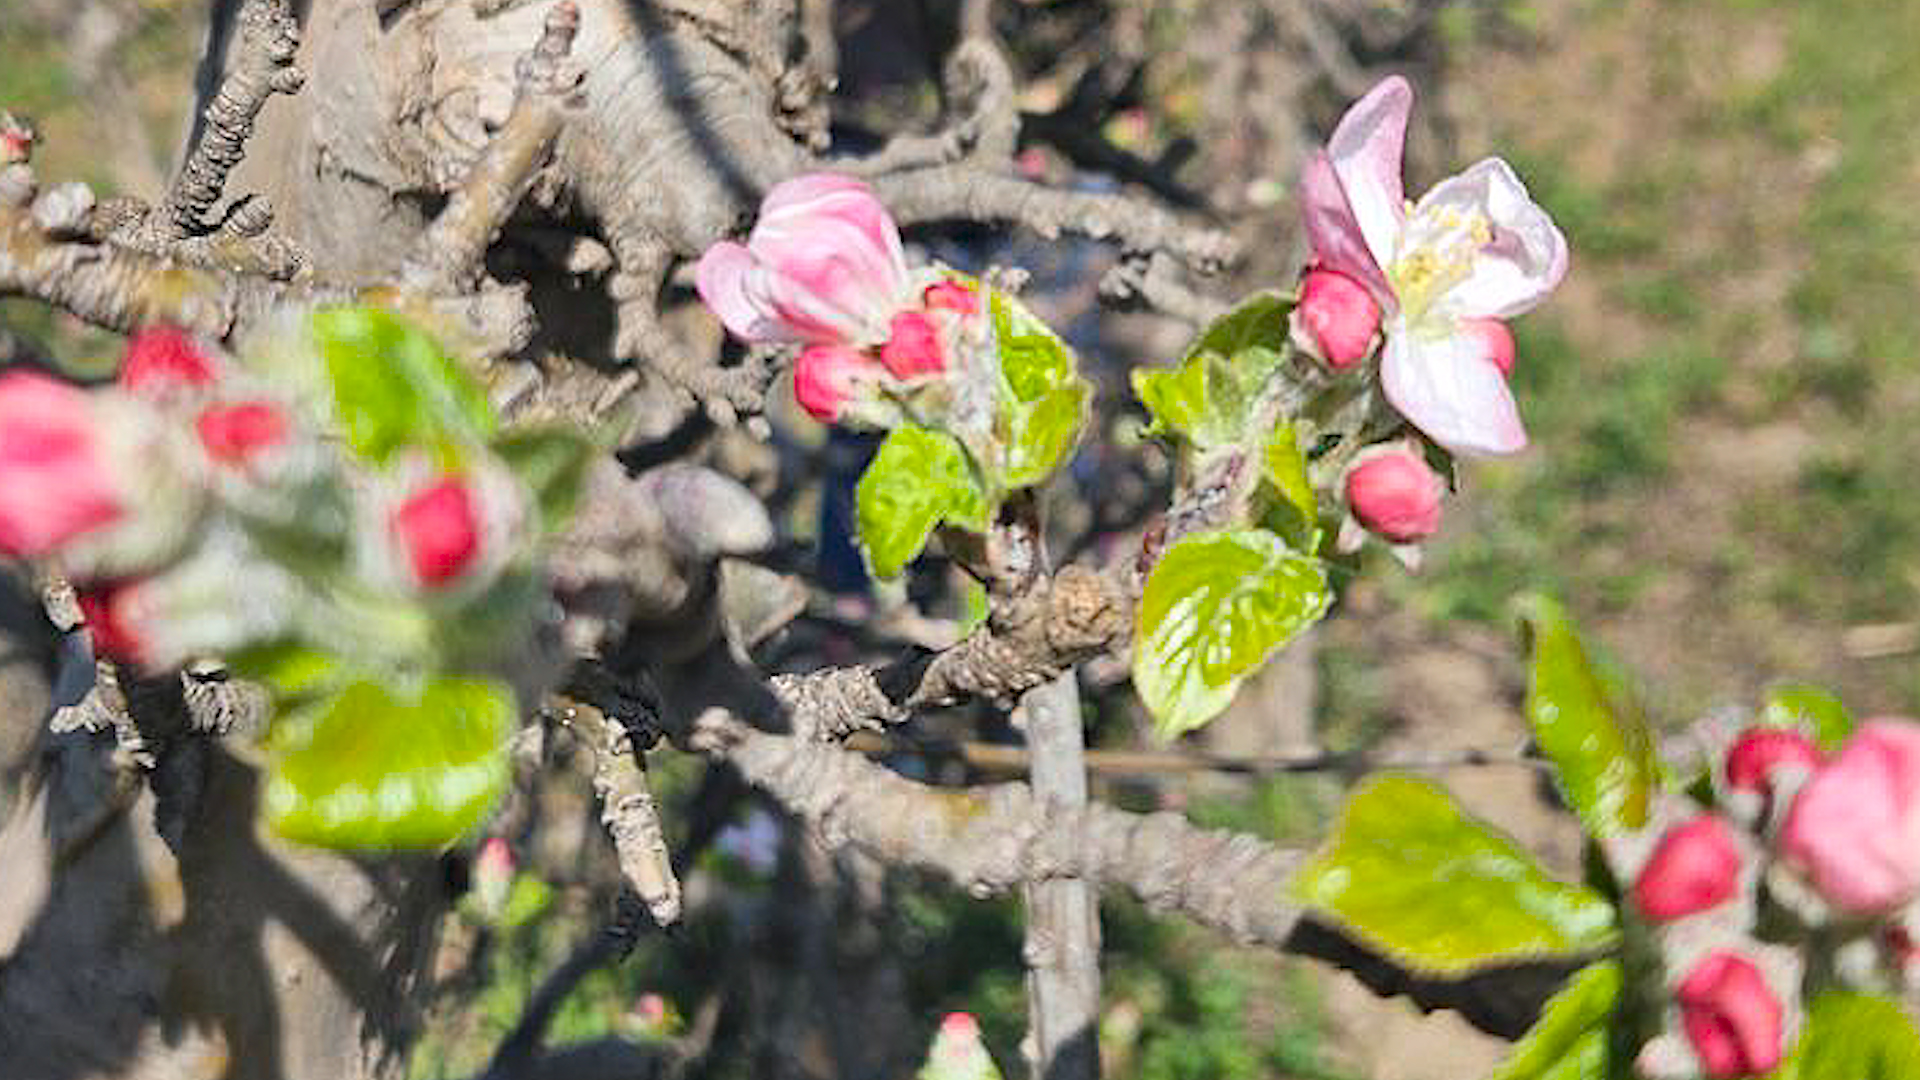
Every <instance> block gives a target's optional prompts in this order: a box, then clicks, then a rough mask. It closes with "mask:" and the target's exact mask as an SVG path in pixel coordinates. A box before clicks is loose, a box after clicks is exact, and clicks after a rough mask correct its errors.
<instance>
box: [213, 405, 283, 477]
mask: <svg viewBox="0 0 1920 1080" xmlns="http://www.w3.org/2000/svg"><path fill="white" fill-rule="evenodd" d="M193 426H194V430H195V431H196V432H198V433H199V435H200V445H201V446H202V447H204V448H205V449H206V451H207V456H208V457H210V458H212V459H213V460H215V461H217V462H219V463H220V464H222V465H245V464H246V463H247V461H248V459H250V458H252V457H253V455H255V454H257V453H259V452H260V451H262V450H264V449H266V448H267V447H270V446H273V445H275V444H277V443H279V442H280V441H281V440H283V439H285V438H286V437H287V415H286V414H285V413H283V412H281V411H280V409H279V407H278V406H275V405H272V404H269V403H268V402H265V401H244V402H241V403H239V404H237V405H215V406H214V407H212V408H210V409H207V410H205V411H204V412H202V413H201V414H200V416H199V418H198V419H196V420H195V421H194V423H193Z"/></svg>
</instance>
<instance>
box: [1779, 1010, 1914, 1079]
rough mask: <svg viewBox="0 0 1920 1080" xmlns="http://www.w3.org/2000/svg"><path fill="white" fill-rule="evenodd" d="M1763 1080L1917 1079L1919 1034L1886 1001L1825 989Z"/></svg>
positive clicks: (1911, 1024)
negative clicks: (1791, 1045) (1781, 1058)
mask: <svg viewBox="0 0 1920 1080" xmlns="http://www.w3.org/2000/svg"><path fill="white" fill-rule="evenodd" d="M1767 1080H1920V1030H1916V1029H1915V1027H1914V1022H1913V1020H1912V1019H1911V1018H1910V1017H1909V1016H1908V1015H1907V1014H1906V1012H1905V1011H1904V1010H1903V1009H1901V1008H1900V1005H1899V1003H1897V1002H1895V1001H1892V1000H1890V999H1888V998H1883V997H1876V996H1873V995H1870V994H1852V993H1842V992H1839V991H1828V992H1826V993H1823V994H1821V995H1820V996H1819V997H1817V998H1815V999H1814V1000H1813V1004H1812V1006H1811V1007H1810V1008H1809V1009H1808V1011H1807V1023H1806V1027H1804V1028H1803V1029H1802V1030H1801V1033H1800V1041H1799V1043H1798V1044H1797V1045H1796V1046H1795V1047H1794V1050H1793V1053H1792V1054H1791V1055H1789V1056H1788V1058H1787V1060H1786V1061H1784V1062H1782V1063H1781V1065H1780V1067H1779V1068H1778V1069H1775V1070H1774V1071H1773V1072H1771V1073H1769V1074H1767Z"/></svg>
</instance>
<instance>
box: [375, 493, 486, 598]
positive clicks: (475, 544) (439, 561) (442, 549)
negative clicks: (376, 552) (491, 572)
mask: <svg viewBox="0 0 1920 1080" xmlns="http://www.w3.org/2000/svg"><path fill="white" fill-rule="evenodd" d="M392 524H393V530H394V532H395V534H396V535H397V536H398V538H399V540H400V548H401V551H402V552H404V553H405V555H406V558H407V565H408V567H409V568H411V569H412V571H413V574H414V577H415V578H416V579H418V580H419V582H420V583H421V584H422V585H426V586H428V587H432V586H437V585H444V584H446V583H448V582H450V581H453V580H454V579H456V578H458V577H460V576H462V575H463V574H465V573H466V572H467V571H468V570H469V569H471V568H472V567H473V566H474V564H475V563H476V562H477V561H478V559H479V555H480V539H481V532H482V523H481V520H480V508H479V500H478V499H477V498H476V497H475V495H474V492H473V489H472V488H471V487H470V486H469V485H468V484H467V482H466V481H465V480H464V479H462V478H460V477H457V476H445V477H441V478H440V479H438V480H435V481H434V482H432V483H430V484H428V485H427V486H425V487H423V488H421V489H419V490H418V491H416V492H415V493H413V494H412V495H411V496H409V497H408V498H407V499H406V501H405V502H403V503H401V504H400V507H399V509H398V510H395V511H394V514H393V523H392Z"/></svg>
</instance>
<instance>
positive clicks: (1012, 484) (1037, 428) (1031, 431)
mask: <svg viewBox="0 0 1920 1080" xmlns="http://www.w3.org/2000/svg"><path fill="white" fill-rule="evenodd" d="M987 304H988V306H989V308H990V309H991V310H992V312H993V332H994V344H995V348H996V349H997V351H998V354H999V358H1000V374H1001V376H1002V379H1003V382H1004V384H1005V385H1004V389H1003V392H1002V393H1001V395H1000V405H999V410H998V416H997V427H998V430H997V431H996V433H995V434H996V435H997V436H998V442H999V443H1000V445H1001V447H1002V448H1003V452H1004V459H1003V460H1002V461H1001V462H1000V463H999V467H998V468H997V469H996V470H995V472H996V474H997V475H996V477H995V479H996V480H998V481H999V483H1000V484H1001V485H1002V486H1003V487H1005V488H1009V489H1012V488H1022V487H1029V486H1031V485H1033V484H1037V483H1040V482H1041V481H1042V480H1045V479H1046V478H1047V477H1049V476H1051V475H1053V472H1054V470H1055V469H1057V468H1059V467H1060V465H1061V463H1062V462H1064V461H1065V460H1066V459H1067V457H1068V455H1069V454H1070V453H1072V451H1073V447H1074V444H1075V443H1076V442H1078V441H1079V439H1080V429H1081V427H1082V426H1083V425H1084V424H1085V423H1086V418H1087V402H1088V401H1089V400H1091V398H1092V397H1093V385H1092V384H1091V383H1089V382H1087V381H1086V380H1085V379H1083V378H1081V377H1080V375H1079V362H1078V360H1077V359H1076V358H1075V356H1074V353H1073V349H1072V348H1071V347H1069V346H1068V345H1067V343H1066V342H1064V341H1062V340H1060V338H1059V336H1058V335H1056V334H1055V333H1054V332H1053V330H1052V329H1051V328H1050V327H1048V326H1047V324H1046V323H1044V322H1042V321H1041V320H1040V319H1039V318H1038V317H1037V316H1035V315H1034V314H1033V313H1032V312H1031V311H1028V310H1027V308H1026V306H1025V305H1023V304H1021V303H1020V301H1018V300H1016V299H1014V298H1013V297H1011V296H1008V295H1007V294H1005V293H1002V292H999V291H997V290H992V291H989V292H988V294H987Z"/></svg>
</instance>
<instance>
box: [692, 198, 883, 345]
mask: <svg viewBox="0 0 1920 1080" xmlns="http://www.w3.org/2000/svg"><path fill="white" fill-rule="evenodd" d="M694 281H695V284H696V286H697V287H698V288H699V290H700V298H701V299H702V300H704V301H706V304H707V306H708V307H710V308H712V309H713V310H714V313H715V314H717V315H719V316H720V321H721V322H722V323H725V324H726V327H727V329H728V330H731V331H733V333H734V335H735V336H736V337H739V338H741V339H742V340H745V341H750V342H754V343H756V344H766V343H780V342H805V343H807V344H811V345H852V346H856V347H859V346H871V345H878V344H880V343H881V342H883V341H885V340H886V339H887V337H888V336H889V333H890V330H891V323H892V320H893V316H894V315H895V314H896V313H897V312H899V311H900V310H901V309H902V308H904V307H906V306H907V305H908V304H909V302H910V301H911V300H912V299H913V297H912V283H911V281H910V279H909V278H908V275H907V263H906V257H905V255H904V254H903V253H902V252H901V249H900V233H899V230H898V229H896V228H895V227H894V224H893V218H891V217H889V216H888V215H887V209H886V207H884V206H882V205H880V200H878V199H876V198H875V197H874V195H873V191H872V190H871V189H869V188H868V187H867V185H865V184H863V183H861V182H860V181H858V180H855V179H853V178H852V177H848V176H835V175H832V174H830V173H813V174H809V175H806V176H801V177H796V178H794V179H792V180H788V181H786V182H784V183H781V184H778V185H776V186H775V187H774V188H773V190H772V191H769V192H767V197H766V200H765V201H764V202H762V203H761V204H760V219H759V221H758V222H756V223H755V224H754V227H753V232H752V233H751V234H750V235H749V236H748V237H747V242H746V243H745V244H737V243H734V242H732V241H722V242H721V243H718V244H715V245H713V246H712V247H710V248H708V249H707V252H706V254H705V255H703V256H701V258H700V265H699V266H698V267H697V268H696V270H695V274H694Z"/></svg>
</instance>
